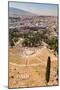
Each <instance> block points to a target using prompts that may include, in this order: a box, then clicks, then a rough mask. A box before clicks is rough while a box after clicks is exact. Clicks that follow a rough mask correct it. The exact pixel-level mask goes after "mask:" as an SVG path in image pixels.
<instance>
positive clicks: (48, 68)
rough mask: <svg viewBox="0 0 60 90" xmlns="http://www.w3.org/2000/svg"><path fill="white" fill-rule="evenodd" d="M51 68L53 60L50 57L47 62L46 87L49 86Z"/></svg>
mask: <svg viewBox="0 0 60 90" xmlns="http://www.w3.org/2000/svg"><path fill="white" fill-rule="evenodd" d="M50 68H51V60H50V56H49V57H48V60H47V67H46V85H48V82H49V79H50Z"/></svg>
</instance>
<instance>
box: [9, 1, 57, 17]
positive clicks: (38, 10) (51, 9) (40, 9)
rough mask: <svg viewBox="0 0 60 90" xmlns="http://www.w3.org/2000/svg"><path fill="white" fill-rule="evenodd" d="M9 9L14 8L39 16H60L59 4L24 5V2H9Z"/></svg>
mask: <svg viewBox="0 0 60 90" xmlns="http://www.w3.org/2000/svg"><path fill="white" fill-rule="evenodd" d="M9 7H14V8H18V9H22V10H25V11H29V12H32V13H35V14H37V15H52V16H57V15H58V5H57V4H41V3H26V2H25V3H24V2H9Z"/></svg>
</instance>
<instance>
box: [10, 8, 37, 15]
mask: <svg viewBox="0 0 60 90" xmlns="http://www.w3.org/2000/svg"><path fill="white" fill-rule="evenodd" d="M20 15H28V16H35V14H33V13H31V12H28V11H24V10H21V9H17V8H12V7H9V16H20Z"/></svg>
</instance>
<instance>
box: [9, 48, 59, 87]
mask: <svg viewBox="0 0 60 90" xmlns="http://www.w3.org/2000/svg"><path fill="white" fill-rule="evenodd" d="M29 50H32V51H31V53H32V52H33V51H34V52H33V54H31V55H30V51H29ZM48 56H50V57H51V70H50V80H49V83H48V85H58V77H57V67H58V61H57V57H56V56H55V55H54V52H53V51H51V50H49V49H47V48H46V47H42V48H32V49H31V48H30V49H27V48H22V47H21V48H16V47H14V48H12V49H9V88H18V87H35V86H46V80H45V78H46V77H45V73H46V65H47V58H48Z"/></svg>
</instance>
